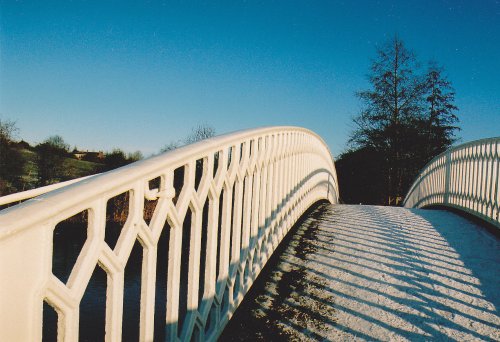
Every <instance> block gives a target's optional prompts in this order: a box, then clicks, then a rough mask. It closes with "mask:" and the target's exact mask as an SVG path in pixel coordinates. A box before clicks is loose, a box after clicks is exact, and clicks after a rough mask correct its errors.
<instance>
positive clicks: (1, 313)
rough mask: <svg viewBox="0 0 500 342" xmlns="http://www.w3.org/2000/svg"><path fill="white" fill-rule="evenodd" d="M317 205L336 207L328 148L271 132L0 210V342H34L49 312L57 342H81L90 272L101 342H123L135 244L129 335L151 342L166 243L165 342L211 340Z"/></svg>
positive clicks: (185, 150) (288, 132)
mask: <svg viewBox="0 0 500 342" xmlns="http://www.w3.org/2000/svg"><path fill="white" fill-rule="evenodd" d="M117 196H118V197H119V196H122V198H126V199H127V201H126V202H127V203H128V204H127V208H126V210H125V211H126V215H125V216H126V220H125V222H124V223H123V225H122V227H121V229H120V231H119V235H118V237H117V240H116V241H115V243H114V244H110V243H109V242H108V237H109V230H110V227H109V223H108V221H107V220H108V219H109V217H110V215H111V214H112V213H110V212H109V210H110V208H112V207H113V206H112V205H111V206H110V201H111V200H112V199H114V198H117ZM318 200H328V201H330V202H331V203H337V201H338V185H337V177H336V172H335V167H334V163H333V160H332V157H331V154H330V152H329V150H328V148H327V146H326V145H325V143H324V142H323V141H322V140H321V138H319V137H318V136H317V135H316V134H314V133H312V132H310V131H308V130H305V129H302V128H294V127H269V128H262V129H254V130H247V131H241V132H237V133H232V134H227V135H223V136H219V137H215V138H211V139H208V140H204V141H201V142H199V143H196V144H192V145H189V146H185V147H182V148H179V149H177V150H174V151H170V152H167V153H164V154H162V155H159V156H156V157H152V158H149V159H146V160H144V161H140V162H137V163H134V164H131V165H128V166H126V167H123V168H120V169H117V170H114V171H111V172H107V173H104V174H100V175H97V176H94V177H91V178H87V179H84V180H81V181H79V182H77V183H74V184H71V185H68V186H65V187H63V188H60V189H57V190H54V191H51V192H49V193H46V194H43V195H41V196H40V197H37V198H35V199H32V200H29V201H27V202H24V203H22V204H19V205H16V206H13V207H10V208H8V209H5V210H2V211H1V212H0V289H1V291H0V340H5V341H13V340H26V341H28V340H29V341H33V340H41V339H42V324H43V321H44V317H43V315H44V309H43V308H44V305H45V306H46V305H50V307H52V308H53V309H54V310H55V312H56V313H57V336H58V340H60V341H61V340H65V341H73V340H77V339H78V338H79V335H80V334H79V329H80V328H81V320H80V312H81V311H80V309H81V302H82V298H83V296H84V295H85V293H86V292H87V290H88V284H89V281H90V279H91V277H92V276H93V273H94V271H95V270H96V269H101V270H103V271H104V272H105V274H106V277H107V280H106V304H105V307H106V308H105V322H103V325H105V334H106V340H108V341H119V340H121V338H122V321H123V317H124V314H123V307H124V301H127V298H126V296H125V298H124V278H125V272H126V271H125V268H126V266H127V263H128V261H129V258H130V255H131V252H132V249H133V248H135V247H134V246H137V245H139V247H140V249H142V254H141V255H142V257H141V258H142V268H141V277H140V318H139V322H126V324H136V325H139V334H140V335H139V339H140V340H141V341H144V340H152V339H153V337H154V334H155V331H154V330H155V327H156V326H157V322H155V293H156V292H155V284H157V281H158V280H157V279H156V270H157V269H158V268H157V267H158V264H159V260H158V259H157V255H159V254H158V250H159V248H160V246H159V240H160V237H161V236H162V234H163V233H165V232H168V239H167V245H168V252H167V255H168V261H167V262H166V263H167V270H168V272H167V276H166V279H165V282H166V303H163V304H164V305H165V307H164V310H165V311H166V314H165V316H166V318H165V322H164V323H165V324H164V326H163V327H164V328H165V331H166V338H167V339H168V340H170V341H175V340H191V339H194V340H197V339H202V340H203V339H206V340H215V339H216V338H217V336H218V335H219V334H220V332H221V331H222V329H223V328H224V326H225V325H226V324H227V322H228V320H229V319H230V317H231V315H232V313H233V312H234V310H236V308H237V307H238V305H239V303H240V302H241V300H242V298H243V296H244V295H245V293H246V292H247V291H248V289H249V288H250V286H251V284H252V283H253V281H254V279H255V278H256V277H257V275H258V274H259V272H260V270H261V269H262V267H263V266H264V264H265V263H266V261H267V260H268V258H269V257H270V256H271V254H272V253H273V251H274V250H275V248H276V247H277V246H278V244H279V243H280V241H281V240H282V238H283V237H284V236H285V234H286V233H287V232H288V230H289V229H290V228H291V226H292V225H293V224H294V223H295V222H296V220H297V219H298V218H299V217H300V216H301V215H302V213H303V212H304V211H305V210H307V208H308V207H309V206H310V205H312V204H313V203H314V202H317V201H318ZM148 210H149V213H148V214H147V217H146V213H145V211H148ZM78 215H80V216H81V217H84V218H85V221H86V238H85V242H84V244H83V247H82V248H81V251H80V252H79V253H78V257H77V259H76V262H75V264H74V266H72V268H71V269H70V273H69V275H68V277H67V279H62V278H61V277H57V276H56V275H55V273H54V269H53V250H54V237H55V234H54V230H55V229H56V227H57V225H58V224H60V223H61V222H63V221H65V220H68V219H69V218H72V217H76V216H78ZM113 245H114V246H113ZM163 304H162V305H163Z"/></svg>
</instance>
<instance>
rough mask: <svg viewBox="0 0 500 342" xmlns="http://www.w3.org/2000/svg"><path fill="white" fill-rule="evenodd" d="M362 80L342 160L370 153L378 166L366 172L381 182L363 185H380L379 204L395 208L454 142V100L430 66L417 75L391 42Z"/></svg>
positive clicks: (413, 63)
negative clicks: (364, 85) (367, 85)
mask: <svg viewBox="0 0 500 342" xmlns="http://www.w3.org/2000/svg"><path fill="white" fill-rule="evenodd" d="M368 80H369V82H370V85H371V87H370V89H368V90H365V91H361V92H359V93H357V96H358V97H359V98H360V100H361V101H362V103H363V109H362V111H361V113H360V114H359V115H358V116H357V117H355V118H354V123H355V124H356V129H355V130H354V132H353V133H352V134H351V137H350V144H351V151H350V152H348V153H346V154H344V155H343V156H342V157H343V158H349V157H350V154H352V153H355V152H357V151H360V150H362V149H363V151H364V152H363V153H366V151H373V153H374V154H375V155H376V158H381V159H382V160H380V161H379V162H376V163H372V164H373V165H366V167H367V168H368V169H370V168H372V172H371V174H373V175H379V176H380V177H382V178H383V179H370V180H367V182H379V183H381V184H384V186H383V187H382V189H384V190H383V192H384V193H383V198H385V199H386V200H385V201H384V203H385V204H397V202H398V200H401V199H402V198H403V197H404V195H405V193H406V191H407V190H408V187H409V186H410V185H411V183H412V182H413V180H414V178H415V176H416V175H417V174H418V172H419V170H420V169H421V168H422V167H423V166H424V165H425V163H426V162H427V161H429V160H430V159H431V158H432V157H434V156H435V155H437V154H439V153H440V152H442V151H444V150H446V149H447V148H448V147H449V146H450V145H451V144H452V143H453V142H454V141H455V135H454V133H455V131H456V130H457V127H456V126H455V124H456V123H457V122H458V118H457V116H456V115H455V114H454V112H455V111H456V110H457V107H456V106H455V105H454V104H453V101H454V95H455V94H454V92H453V88H452V87H451V83H450V82H449V81H448V80H447V79H446V78H445V77H444V76H443V73H442V69H441V68H439V67H437V66H436V64H435V63H431V64H430V66H429V69H428V71H427V72H426V73H425V74H424V75H422V74H421V73H420V72H419V64H418V62H417V60H416V58H415V55H414V53H413V52H412V51H411V50H409V49H407V48H406V47H405V46H404V44H403V42H402V41H401V40H400V39H399V38H397V37H395V38H394V39H392V40H391V41H389V42H388V43H387V44H385V45H384V46H383V47H382V48H381V49H379V50H378V52H377V58H376V60H374V61H373V63H372V66H371V72H370V74H369V75H368ZM347 165H349V163H347V164H346V166H347ZM374 165H377V169H376V170H375V169H374V167H375V166H374ZM360 188H361V189H362V188H366V187H363V186H361V187H360Z"/></svg>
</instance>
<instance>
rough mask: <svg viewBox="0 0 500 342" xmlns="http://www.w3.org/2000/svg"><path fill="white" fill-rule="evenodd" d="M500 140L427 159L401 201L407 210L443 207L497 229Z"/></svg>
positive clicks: (476, 143) (475, 143) (474, 143)
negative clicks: (467, 215) (470, 215)
mask: <svg viewBox="0 0 500 342" xmlns="http://www.w3.org/2000/svg"><path fill="white" fill-rule="evenodd" d="M499 202H500V137H498V138H490V139H483V140H477V141H472V142H469V143H466V144H463V145H459V146H456V147H453V148H451V149H449V150H447V151H445V152H444V153H442V154H440V155H438V156H437V157H435V158H434V159H433V160H431V161H430V162H429V163H428V164H427V165H426V166H425V167H424V168H423V170H422V171H421V172H420V175H419V176H418V178H417V179H416V181H415V182H414V183H413V185H412V187H411V188H410V191H409V192H408V194H407V195H406V198H405V200H404V206H405V207H407V208H412V207H415V208H421V207H426V206H435V205H444V206H448V207H452V208H456V209H460V210H463V211H466V212H468V213H470V214H473V215H475V216H478V217H480V218H482V219H484V220H486V221H488V222H489V223H492V224H493V225H495V226H497V227H499V228H500V208H499V205H500V203H499Z"/></svg>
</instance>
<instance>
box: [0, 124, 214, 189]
mask: <svg viewBox="0 0 500 342" xmlns="http://www.w3.org/2000/svg"><path fill="white" fill-rule="evenodd" d="M18 134H19V129H18V127H17V126H16V123H15V122H14V121H12V120H1V119H0V196H4V195H8V194H10V193H15V192H19V191H24V190H29V189H32V188H36V187H40V186H45V185H49V184H54V183H58V182H61V181H65V180H70V179H74V178H78V177H83V176H87V175H91V174H95V173H100V172H105V171H110V170H113V169H116V168H119V167H121V166H125V165H127V164H130V163H133V162H135V161H138V160H141V159H143V155H142V153H141V152H140V151H136V152H133V153H125V152H124V151H123V150H122V149H119V148H115V149H113V150H112V151H111V152H107V153H103V156H102V158H96V157H95V154H94V155H92V154H89V156H91V157H87V156H86V157H83V158H82V161H83V163H84V162H91V163H85V168H84V169H82V168H81V167H80V169H79V170H75V168H78V162H77V161H74V162H73V163H70V162H68V160H74V159H77V158H76V156H75V155H76V154H77V152H78V151H77V149H76V147H75V148H74V149H73V150H70V145H69V144H68V143H67V142H66V141H65V140H64V138H63V137H61V136H60V135H53V136H50V137H48V138H47V139H45V140H44V141H43V142H41V143H39V144H36V145H34V146H31V145H30V144H28V143H27V142H25V141H23V140H21V141H18V140H17V139H16V138H17V135H18ZM214 135H215V129H214V128H213V127H211V126H209V125H199V126H197V127H194V128H193V129H192V131H191V133H190V134H188V135H187V137H186V138H185V139H183V140H180V141H174V142H170V143H169V144H167V145H166V146H164V147H163V148H162V149H161V150H160V153H161V152H166V151H169V150H172V149H175V148H177V147H180V146H182V145H183V144H190V143H194V142H196V141H199V140H202V139H206V138H210V137H212V136H214ZM27 154H34V157H33V158H28V157H27ZM83 163H80V164H83Z"/></svg>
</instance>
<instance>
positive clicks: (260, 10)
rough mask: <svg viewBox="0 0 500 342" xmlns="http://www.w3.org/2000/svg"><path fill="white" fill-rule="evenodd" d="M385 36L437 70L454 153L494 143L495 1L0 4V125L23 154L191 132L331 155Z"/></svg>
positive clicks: (498, 72) (497, 131)
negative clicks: (445, 91) (267, 132)
mask: <svg viewBox="0 0 500 342" xmlns="http://www.w3.org/2000/svg"><path fill="white" fill-rule="evenodd" d="M394 34H398V36H399V37H400V38H401V39H402V40H403V41H404V42H405V43H406V45H407V46H408V47H409V48H411V49H413V50H414V51H415V52H416V54H417V57H418V59H419V60H421V61H422V62H423V63H426V62H427V61H428V60H429V59H434V60H436V61H437V62H439V63H440V64H442V65H444V67H445V69H446V71H447V75H448V77H449V79H450V81H451V82H452V83H453V85H454V87H455V90H456V93H457V95H456V104H457V105H458V107H459V108H460V112H459V117H460V119H461V126H462V129H463V130H462V132H461V133H460V136H461V137H462V139H463V141H468V140H473V139H478V138H483V137H489V136H498V135H500V2H499V1H497V0H470V1H459V0H456V1H451V0H450V1H448V0H446V1H443V0H430V1H423V0H418V1H203V2H186V1H182V2H181V1H179V2H177V1H175V2H174V1H163V2H160V1H147V2H146V1H144V2H142V1H134V2H125V1H95V2H92V1H85V2H83V1H61V2H53V1H3V0H0V118H2V119H11V120H15V121H17V126H18V127H19V129H20V134H19V136H20V137H22V138H24V139H25V140H27V141H29V142H30V143H37V142H41V141H42V140H44V139H45V138H47V137H48V136H50V135H53V134H60V135H62V136H63V137H64V138H65V140H66V141H67V142H68V143H69V144H70V145H71V146H72V147H73V146H75V145H76V146H77V147H79V148H81V149H104V150H111V149H112V148H114V147H119V148H122V149H124V150H126V151H129V152H130V151H135V150H141V151H142V152H143V153H144V154H145V155H148V154H150V153H155V152H158V151H159V150H160V148H161V147H162V146H164V145H166V144H167V143H168V142H170V141H174V140H177V139H180V138H182V137H185V136H186V135H187V134H188V133H189V132H190V130H191V128H192V127H193V126H195V125H197V124H199V123H205V124H209V125H211V126H213V127H214V128H215V129H216V131H217V133H226V132H231V131H235V130H239V129H244V128H251V127H258V126H267V125H296V126H303V127H306V128H309V129H312V130H313V131H315V132H317V133H318V134H320V135H321V136H322V137H323V138H324V139H325V140H326V142H327V143H328V144H329V145H330V148H331V150H332V152H333V153H334V154H335V155H337V154H338V153H340V152H341V151H342V150H343V149H344V147H345V144H346V141H347V138H348V133H349V131H350V130H351V129H352V124H351V118H352V117H353V116H354V115H356V114H357V113H358V112H359V110H360V104H359V101H358V100H357V99H356V97H355V92H356V91H359V90H363V89H366V88H367V87H368V83H367V80H366V74H367V73H368V71H369V66H370V61H371V59H373V58H374V57H375V50H376V47H377V45H380V44H383V43H384V42H385V41H386V40H387V39H389V38H391V37H393V36H394Z"/></svg>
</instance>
